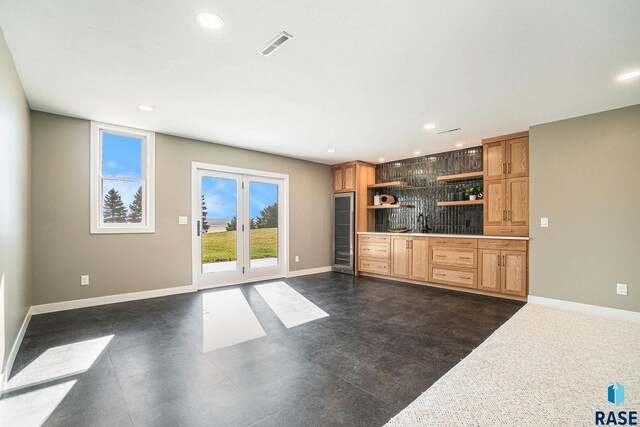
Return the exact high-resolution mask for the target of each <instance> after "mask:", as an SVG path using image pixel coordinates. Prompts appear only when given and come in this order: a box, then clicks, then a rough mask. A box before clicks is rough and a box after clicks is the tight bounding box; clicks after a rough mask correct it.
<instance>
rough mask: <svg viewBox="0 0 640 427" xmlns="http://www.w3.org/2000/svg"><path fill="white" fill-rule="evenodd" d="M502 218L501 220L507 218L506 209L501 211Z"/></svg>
mask: <svg viewBox="0 0 640 427" xmlns="http://www.w3.org/2000/svg"><path fill="white" fill-rule="evenodd" d="M502 220H503V221H506V220H507V211H505V210H503V211H502Z"/></svg>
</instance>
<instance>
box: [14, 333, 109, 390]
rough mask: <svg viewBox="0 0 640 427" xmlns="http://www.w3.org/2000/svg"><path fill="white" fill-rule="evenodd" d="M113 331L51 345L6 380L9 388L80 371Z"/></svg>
mask: <svg viewBox="0 0 640 427" xmlns="http://www.w3.org/2000/svg"><path fill="white" fill-rule="evenodd" d="M112 338H113V335H108V336H104V337H101V338H96V339H92V340H87V341H80V342H76V343H73V344H67V345H61V346H58V347H52V348H50V349H48V350H47V351H45V352H44V353H42V354H41V355H40V356H38V358H37V359H35V360H34V361H33V362H31V363H30V364H29V365H28V366H27V367H25V368H24V369H23V370H21V371H20V372H18V373H17V374H16V375H14V376H13V377H12V378H11V379H10V380H9V382H8V383H7V388H6V391H12V390H17V389H21V388H25V387H30V386H34V385H37V384H42V383H45V382H49V381H54V380H57V379H60V378H66V377H70V376H72V375H77V374H81V373H83V372H86V371H88V370H89V368H91V366H92V365H93V363H94V362H95V361H96V359H98V356H100V354H101V353H102V352H103V351H104V349H105V348H106V347H107V345H108V344H109V342H110V341H111V339H112Z"/></svg>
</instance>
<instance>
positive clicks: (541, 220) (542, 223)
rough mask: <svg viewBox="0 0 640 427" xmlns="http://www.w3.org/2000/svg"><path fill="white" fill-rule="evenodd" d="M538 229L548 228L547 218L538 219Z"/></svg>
mask: <svg viewBox="0 0 640 427" xmlns="http://www.w3.org/2000/svg"><path fill="white" fill-rule="evenodd" d="M540 227H543V228H547V227H549V218H540Z"/></svg>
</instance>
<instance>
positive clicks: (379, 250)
mask: <svg viewBox="0 0 640 427" xmlns="http://www.w3.org/2000/svg"><path fill="white" fill-rule="evenodd" d="M378 252H387V250H386V249H378Z"/></svg>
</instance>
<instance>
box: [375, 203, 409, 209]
mask: <svg viewBox="0 0 640 427" xmlns="http://www.w3.org/2000/svg"><path fill="white" fill-rule="evenodd" d="M412 207H413V205H397V204H396V205H378V206H376V205H369V206H367V209H398V208H412Z"/></svg>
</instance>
